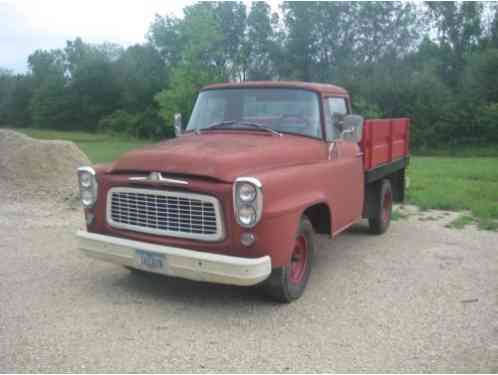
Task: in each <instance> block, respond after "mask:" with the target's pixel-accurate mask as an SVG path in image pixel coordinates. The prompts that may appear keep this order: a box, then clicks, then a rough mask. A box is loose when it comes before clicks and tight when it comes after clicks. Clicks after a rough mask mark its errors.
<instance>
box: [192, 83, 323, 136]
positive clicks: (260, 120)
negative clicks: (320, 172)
mask: <svg viewBox="0 0 498 375" xmlns="http://www.w3.org/2000/svg"><path fill="white" fill-rule="evenodd" d="M318 103H319V100H318V95H317V94H316V93H313V92H311V91H305V90H300V89H278V88H277V89H269V88H266V89H255V88H244V89H217V90H207V91H202V92H201V93H200V94H199V97H198V99H197V102H196V103H195V106H194V110H193V112H192V116H191V117H190V121H189V123H188V126H187V131H194V130H202V129H206V128H208V127H210V126H214V125H216V124H220V123H223V124H222V125H226V128H229V129H252V130H261V129H258V128H257V127H250V126H247V125H248V123H249V124H250V123H252V124H258V125H261V126H263V127H266V128H270V129H273V130H275V131H278V132H282V133H293V134H300V135H305V136H309V137H317V138H320V137H321V127H320V109H319V104H318ZM244 123H246V124H244ZM218 129H219V128H218Z"/></svg>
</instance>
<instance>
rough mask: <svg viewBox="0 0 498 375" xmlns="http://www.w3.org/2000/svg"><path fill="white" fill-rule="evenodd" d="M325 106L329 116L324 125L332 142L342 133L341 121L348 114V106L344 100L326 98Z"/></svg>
mask: <svg viewBox="0 0 498 375" xmlns="http://www.w3.org/2000/svg"><path fill="white" fill-rule="evenodd" d="M327 104H328V112H329V114H328V116H327V117H328V118H327V119H326V122H325V123H326V126H327V128H328V129H327V132H330V139H331V140H332V139H336V138H339V136H340V134H341V132H342V121H343V119H344V116H346V115H347V114H348V106H347V104H346V99H345V98H327Z"/></svg>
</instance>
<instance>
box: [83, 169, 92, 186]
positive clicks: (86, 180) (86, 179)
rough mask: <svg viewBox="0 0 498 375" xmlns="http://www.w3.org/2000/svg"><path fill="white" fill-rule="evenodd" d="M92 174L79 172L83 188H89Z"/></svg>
mask: <svg viewBox="0 0 498 375" xmlns="http://www.w3.org/2000/svg"><path fill="white" fill-rule="evenodd" d="M92 179H93V176H92V175H91V174H90V173H89V172H82V173H81V174H80V184H81V186H82V187H84V188H89V187H90V186H91V185H92Z"/></svg>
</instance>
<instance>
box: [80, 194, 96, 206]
mask: <svg viewBox="0 0 498 375" xmlns="http://www.w3.org/2000/svg"><path fill="white" fill-rule="evenodd" d="M81 203H82V204H83V206H85V207H90V206H91V205H93V204H94V203H95V197H94V195H93V193H92V191H91V190H82V191H81Z"/></svg>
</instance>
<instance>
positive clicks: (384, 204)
mask: <svg viewBox="0 0 498 375" xmlns="http://www.w3.org/2000/svg"><path fill="white" fill-rule="evenodd" d="M376 190H377V191H376V194H375V203H374V204H375V212H374V216H373V217H370V218H368V224H369V226H370V232H371V233H373V234H382V233H384V232H385V231H386V230H387V228H389V224H390V223H391V215H392V210H393V192H392V188H391V182H390V181H389V180H388V179H385V180H382V181H381V182H380V184H379V185H378V188H377V189H376Z"/></svg>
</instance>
